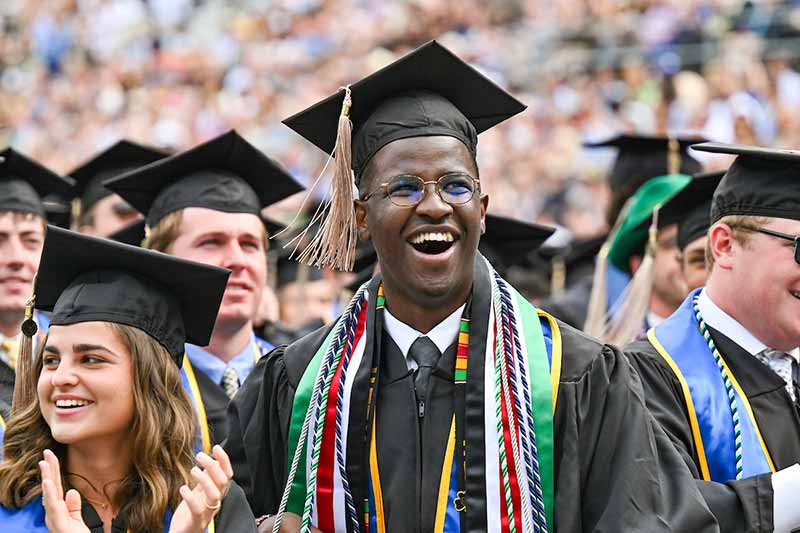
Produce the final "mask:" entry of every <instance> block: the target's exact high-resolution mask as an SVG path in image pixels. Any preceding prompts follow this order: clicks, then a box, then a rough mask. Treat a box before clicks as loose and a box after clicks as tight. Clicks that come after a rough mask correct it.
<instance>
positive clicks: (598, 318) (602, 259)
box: [583, 198, 633, 339]
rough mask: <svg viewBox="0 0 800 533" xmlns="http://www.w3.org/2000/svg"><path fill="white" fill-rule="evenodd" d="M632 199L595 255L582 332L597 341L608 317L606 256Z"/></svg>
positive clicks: (626, 214)
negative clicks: (595, 259) (595, 260)
mask: <svg viewBox="0 0 800 533" xmlns="http://www.w3.org/2000/svg"><path fill="white" fill-rule="evenodd" d="M632 201H633V200H632V199H631V198H628V200H627V201H626V202H625V205H623V206H622V210H620V212H619V215H618V216H617V220H616V222H614V227H613V228H611V231H610V232H609V234H608V238H607V239H606V242H604V243H603V246H602V248H600V252H599V253H598V254H597V264H595V266H594V275H593V276H592V291H591V293H590V295H589V307H588V309H587V311H586V322H584V323H583V331H584V333H587V334H588V335H591V336H592V337H595V338H597V339H601V338H603V333H604V332H605V325H606V320H607V317H608V254H609V252H610V251H611V243H613V242H614V239H615V238H616V236H617V233H618V232H619V229H620V227H621V226H622V223H623V222H624V221H625V217H626V216H628V210H629V209H630V206H631V203H632Z"/></svg>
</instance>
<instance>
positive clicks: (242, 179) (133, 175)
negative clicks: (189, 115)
mask: <svg viewBox="0 0 800 533" xmlns="http://www.w3.org/2000/svg"><path fill="white" fill-rule="evenodd" d="M104 184H105V186H106V187H107V188H109V189H110V190H112V191H114V192H115V193H117V194H119V195H120V196H121V197H122V198H123V199H125V200H126V201H127V202H128V203H130V204H131V205H132V206H133V207H135V208H136V209H137V210H138V211H139V212H141V213H143V214H145V215H146V219H145V220H146V221H147V225H148V226H149V227H151V228H152V227H154V226H155V225H156V224H158V222H159V221H160V220H161V219H162V218H164V217H165V216H166V215H168V214H169V213H172V212H173V211H177V210H178V209H183V208H186V207H205V208H208V209H214V210H216V211H225V212H228V213H252V214H254V215H259V214H260V213H261V209H262V208H264V207H266V206H268V205H271V204H273V203H275V202H278V201H279V200H282V199H284V198H286V197H287V196H291V195H292V194H294V193H296V192H299V191H301V190H303V187H302V186H301V185H300V184H299V183H298V182H297V181H295V179H294V178H293V177H292V176H291V175H290V174H289V173H288V172H287V171H286V170H284V169H283V167H282V166H281V165H280V164H279V163H277V162H275V161H273V160H272V159H270V158H269V157H267V156H266V155H264V154H263V153H262V152H261V151H260V150H258V149H257V148H255V147H254V146H253V145H251V144H250V143H248V142H247V141H246V140H244V139H243V138H242V137H241V136H240V135H239V134H238V133H236V131H234V130H231V131H229V132H227V133H224V134H222V135H220V136H219V137H216V138H214V139H211V140H210V141H207V142H205V143H203V144H200V145H198V146H195V147H194V148H191V149H189V150H186V151H185V152H182V153H179V154H175V155H173V156H170V157H167V158H164V159H161V160H159V161H156V162H154V163H151V164H149V165H146V166H144V167H140V168H137V169H135V170H132V171H130V172H128V173H126V174H123V175H122V176H119V177H116V178H113V179H111V180H109V181H106V182H105V183H104Z"/></svg>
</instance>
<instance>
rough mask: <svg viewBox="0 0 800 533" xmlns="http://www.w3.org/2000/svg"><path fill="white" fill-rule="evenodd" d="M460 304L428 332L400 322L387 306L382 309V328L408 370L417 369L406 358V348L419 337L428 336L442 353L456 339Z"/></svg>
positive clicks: (460, 310)
mask: <svg viewBox="0 0 800 533" xmlns="http://www.w3.org/2000/svg"><path fill="white" fill-rule="evenodd" d="M466 305H467V304H464V305H462V306H461V307H459V308H458V309H456V310H455V311H453V313H452V314H451V315H450V316H448V317H447V318H445V319H444V320H442V321H441V322H439V323H438V324H436V325H435V326H434V327H433V328H432V329H431V330H430V331H429V332H428V333H421V332H419V331H417V330H415V329H414V328H412V327H411V326H409V325H408V324H406V323H405V322H401V321H400V320H398V319H397V318H395V317H394V315H392V313H390V312H389V309H388V308H384V310H383V329H385V330H386V332H387V333H388V334H389V336H390V337H391V338H392V340H393V341H394V343H395V344H397V347H398V348H400V351H401V352H403V357H405V358H406V364H407V365H408V369H409V370H416V369H417V362H416V361H414V360H413V359H409V358H408V350H409V349H411V345H412V344H413V343H414V341H415V340H417V339H418V338H419V337H428V338H429V339H430V340H432V341H433V343H434V344H435V345H436V347H437V348H439V352H440V353H444V352H445V350H447V349H448V348H449V347H450V345H451V344H453V343H454V342H455V341H456V339H458V329H459V325H460V324H461V314H462V313H463V312H464V306H466Z"/></svg>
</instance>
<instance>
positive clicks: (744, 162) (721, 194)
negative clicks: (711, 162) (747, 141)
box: [692, 142, 800, 224]
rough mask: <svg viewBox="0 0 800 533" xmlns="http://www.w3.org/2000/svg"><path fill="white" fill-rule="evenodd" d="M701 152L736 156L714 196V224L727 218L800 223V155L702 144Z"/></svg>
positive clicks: (730, 145) (771, 149) (780, 151)
mask: <svg viewBox="0 0 800 533" xmlns="http://www.w3.org/2000/svg"><path fill="white" fill-rule="evenodd" d="M692 148H694V149H695V150H699V151H701V152H712V153H716V154H731V155H735V156H737V157H736V159H735V160H734V162H733V164H732V165H731V166H730V168H728V171H727V172H726V173H725V176H724V177H723V178H722V181H721V182H720V183H719V186H718V187H717V189H716V191H715V192H714V199H713V201H712V204H711V220H710V223H711V224H713V223H714V222H716V221H717V220H719V219H720V218H722V217H724V216H728V215H749V216H760V217H774V218H790V219H794V220H800V179H798V176H799V175H800V151H799V150H781V149H773V148H761V147H759V146H745V145H741V144H725V143H711V142H709V143H703V144H697V145H694V146H692Z"/></svg>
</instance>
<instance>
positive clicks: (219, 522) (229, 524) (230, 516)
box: [214, 481, 256, 533]
mask: <svg viewBox="0 0 800 533" xmlns="http://www.w3.org/2000/svg"><path fill="white" fill-rule="evenodd" d="M214 531H215V532H216V533H240V532H241V533H248V532H255V531H256V519H255V518H254V517H253V513H252V512H251V511H250V506H249V505H248V503H247V498H245V495H244V491H243V490H242V488H241V487H240V486H239V485H237V484H236V482H235V481H234V482H231V485H230V489H228V494H227V495H226V496H225V499H224V500H222V508H221V509H220V511H219V514H218V515H217V516H216V518H214Z"/></svg>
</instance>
